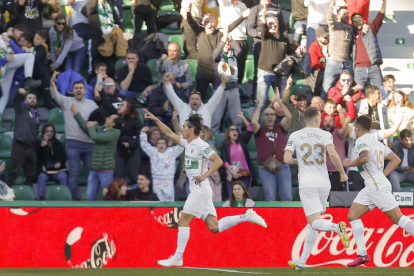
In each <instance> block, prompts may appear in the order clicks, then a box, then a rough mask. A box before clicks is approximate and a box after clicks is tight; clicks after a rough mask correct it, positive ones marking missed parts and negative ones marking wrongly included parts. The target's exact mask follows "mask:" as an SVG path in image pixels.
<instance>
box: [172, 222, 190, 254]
mask: <svg viewBox="0 0 414 276" xmlns="http://www.w3.org/2000/svg"><path fill="white" fill-rule="evenodd" d="M189 238H190V227H178V238H177V250H176V251H175V254H174V258H175V259H176V260H181V259H182V258H183V254H184V250H185V247H186V245H187V242H188V239H189Z"/></svg>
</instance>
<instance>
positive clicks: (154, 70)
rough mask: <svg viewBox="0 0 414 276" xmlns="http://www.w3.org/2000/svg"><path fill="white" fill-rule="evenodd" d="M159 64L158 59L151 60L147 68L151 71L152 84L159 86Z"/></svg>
mask: <svg viewBox="0 0 414 276" xmlns="http://www.w3.org/2000/svg"><path fill="white" fill-rule="evenodd" d="M157 62H158V59H150V60H148V61H147V66H148V67H149V68H150V70H151V74H152V83H153V84H157V83H158V72H157Z"/></svg>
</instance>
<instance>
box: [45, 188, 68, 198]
mask: <svg viewBox="0 0 414 276" xmlns="http://www.w3.org/2000/svg"><path fill="white" fill-rule="evenodd" d="M45 200H59V201H71V200H72V193H71V192H70V189H69V187H68V186H64V185H51V186H47V187H46V196H45Z"/></svg>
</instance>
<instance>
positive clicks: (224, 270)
mask: <svg viewBox="0 0 414 276" xmlns="http://www.w3.org/2000/svg"><path fill="white" fill-rule="evenodd" d="M183 268H189V269H204V270H212V271H221V272H230V273H242V274H271V273H266V272H250V271H238V270H230V269H219V268H207V267H183Z"/></svg>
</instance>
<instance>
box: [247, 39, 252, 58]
mask: <svg viewBox="0 0 414 276" xmlns="http://www.w3.org/2000/svg"><path fill="white" fill-rule="evenodd" d="M253 42H254V41H253V37H252V36H250V35H248V36H247V46H248V47H249V48H248V49H249V50H248V52H247V60H254V55H253Z"/></svg>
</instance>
